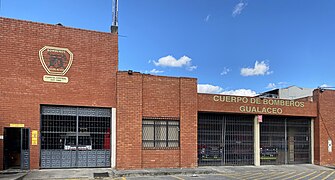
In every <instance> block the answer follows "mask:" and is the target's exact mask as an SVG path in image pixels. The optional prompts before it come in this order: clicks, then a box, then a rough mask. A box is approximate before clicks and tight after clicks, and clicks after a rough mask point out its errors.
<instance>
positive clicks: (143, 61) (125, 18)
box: [0, 0, 335, 95]
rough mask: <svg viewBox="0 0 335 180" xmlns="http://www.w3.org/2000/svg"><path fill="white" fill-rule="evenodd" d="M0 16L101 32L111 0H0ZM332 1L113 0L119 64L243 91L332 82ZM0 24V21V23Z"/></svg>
mask: <svg viewBox="0 0 335 180" xmlns="http://www.w3.org/2000/svg"><path fill="white" fill-rule="evenodd" d="M0 1H1V9H0V16H2V17H9V18H15V19H23V20H30V21H36V22H43V23H48V24H56V23H59V22H60V23H62V24H63V25H64V26H69V27H75V28H82V29H90V30H96V31H103V32H109V28H110V25H111V22H112V13H111V9H112V5H111V4H112V3H111V0H95V1H93V0H91V1H89V0H54V1H42V0H30V1H27V0H0ZM334 9H335V1H334V0H319V1H315V0H313V1H312V0H271V1H270V0H248V1H247V0H119V35H120V37H119V69H120V70H128V69H132V70H134V71H139V72H142V73H149V74H157V75H163V76H182V77H195V78H198V84H199V87H198V89H199V91H200V92H210V93H226V94H236V93H238V94H244V95H253V94H255V93H260V92H264V91H267V90H271V89H272V88H281V87H286V86H290V85H297V86H300V87H308V88H316V87H318V86H335V82H334V81H335V80H334V77H335V69H334V67H335V23H334V19H335V11H334ZM0 28H1V27H0Z"/></svg>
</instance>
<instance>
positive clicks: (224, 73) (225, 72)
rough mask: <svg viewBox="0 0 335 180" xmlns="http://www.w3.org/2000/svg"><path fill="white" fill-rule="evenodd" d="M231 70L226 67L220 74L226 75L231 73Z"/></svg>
mask: <svg viewBox="0 0 335 180" xmlns="http://www.w3.org/2000/svg"><path fill="white" fill-rule="evenodd" d="M230 71H231V70H230V69H229V68H226V67H224V68H223V71H222V72H221V73H220V74H221V75H226V74H228V73H229V72H230Z"/></svg>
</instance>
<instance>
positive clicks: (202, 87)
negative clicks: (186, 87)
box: [198, 84, 223, 94]
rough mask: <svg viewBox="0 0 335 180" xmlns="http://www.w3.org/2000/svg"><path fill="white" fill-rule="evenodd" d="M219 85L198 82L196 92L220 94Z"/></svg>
mask: <svg viewBox="0 0 335 180" xmlns="http://www.w3.org/2000/svg"><path fill="white" fill-rule="evenodd" d="M222 90H223V89H222V88H221V87H220V86H213V85H210V84H198V93H210V94H220V93H221V92H222Z"/></svg>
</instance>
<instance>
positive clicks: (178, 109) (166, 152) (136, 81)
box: [0, 18, 335, 169]
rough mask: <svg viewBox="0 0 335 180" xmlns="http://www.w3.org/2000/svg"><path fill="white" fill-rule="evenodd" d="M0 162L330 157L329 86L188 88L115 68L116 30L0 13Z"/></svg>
mask: <svg viewBox="0 0 335 180" xmlns="http://www.w3.org/2000/svg"><path fill="white" fill-rule="evenodd" d="M0 58H1V59H0V69H1V71H0V77H1V79H0V98H1V103H0V169H7V168H21V169H38V168H77V167H112V168H117V169H141V168H160V167H169V168H181V167H197V166H202V165H214V166H215V165H217V166H221V165H263V164H297V163H314V164H320V165H327V164H334V163H335V157H334V153H333V152H332V139H333V137H334V136H335V130H334V129H335V128H334V125H333V124H334V123H333V115H332V112H333V111H334V107H335V106H334V102H335V91H332V90H325V91H324V90H319V89H317V90H315V91H314V94H313V97H310V98H304V99H300V100H283V99H268V98H259V97H242V96H226V95H215V94H198V93H197V79H194V78H176V77H164V76H153V75H147V74H140V73H136V72H132V71H118V36H117V34H113V33H102V32H95V31H88V30H81V29H75V28H68V27H63V26H60V25H48V24H42V23H34V22H28V21H21V20H13V19H8V18H0Z"/></svg>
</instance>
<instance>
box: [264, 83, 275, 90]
mask: <svg viewBox="0 0 335 180" xmlns="http://www.w3.org/2000/svg"><path fill="white" fill-rule="evenodd" d="M266 88H267V89H276V88H277V86H276V84H275V83H269V84H268V85H267V86H266Z"/></svg>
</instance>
